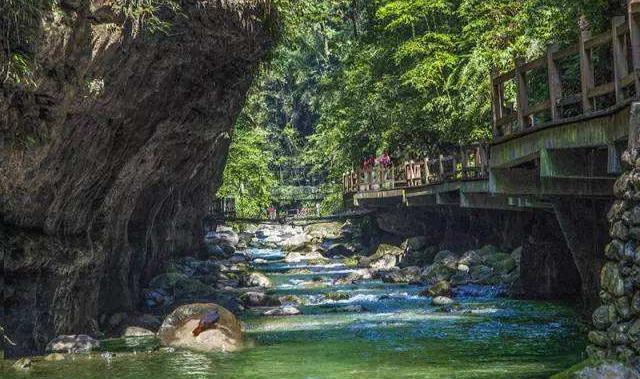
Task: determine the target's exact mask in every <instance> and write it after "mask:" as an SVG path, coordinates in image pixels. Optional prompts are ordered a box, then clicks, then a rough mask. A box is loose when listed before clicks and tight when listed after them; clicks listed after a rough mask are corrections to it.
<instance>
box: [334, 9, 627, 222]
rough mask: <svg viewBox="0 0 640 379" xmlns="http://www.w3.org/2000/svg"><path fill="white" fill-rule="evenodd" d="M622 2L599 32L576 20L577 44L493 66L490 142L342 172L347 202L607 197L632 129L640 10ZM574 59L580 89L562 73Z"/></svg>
mask: <svg viewBox="0 0 640 379" xmlns="http://www.w3.org/2000/svg"><path fill="white" fill-rule="evenodd" d="M630 3H631V4H630V6H629V14H628V16H627V17H616V18H614V19H613V20H612V22H611V25H612V27H611V29H610V30H609V31H607V32H604V33H600V34H596V35H592V33H591V32H590V30H589V25H588V24H587V22H586V20H585V19H580V20H576V24H577V26H578V27H579V28H580V38H579V41H578V42H577V43H576V44H574V45H571V46H568V47H565V48H562V49H561V48H558V47H557V46H551V47H549V49H548V50H547V53H546V54H545V55H544V56H542V57H540V58H538V59H535V60H533V61H529V62H522V61H517V62H515V64H514V68H513V69H512V70H510V71H508V72H497V71H493V72H492V73H491V88H492V111H493V112H492V113H493V139H492V140H491V141H487V142H484V143H479V144H477V145H475V146H470V147H463V148H460V149H459V151H456V152H455V153H453V154H451V153H449V154H442V155H439V156H438V157H435V158H433V157H431V158H419V157H416V159H414V160H410V161H407V162H402V164H400V165H395V166H392V167H388V168H383V167H375V168H370V169H359V170H355V171H352V172H349V173H346V174H345V175H344V177H343V187H344V194H345V200H346V201H347V203H348V204H349V205H351V204H353V205H354V206H356V207H357V206H361V207H369V208H376V207H391V206H393V207H396V206H459V207H465V208H490V209H507V210H523V209H527V208H549V207H550V206H551V205H550V199H556V200H557V199H561V198H563V197H583V198H612V197H613V194H612V192H613V183H614V181H615V179H616V178H617V176H618V175H619V174H620V172H621V155H622V152H623V151H624V149H625V148H626V146H627V145H628V144H630V143H636V140H637V135H638V130H640V105H639V104H638V103H636V102H635V101H637V100H640V96H639V95H640V81H639V75H638V73H639V72H640V23H639V12H640V8H639V7H638V5H637V4H638V3H637V2H630ZM572 64H573V65H579V66H580V78H579V82H580V83H579V88H577V87H576V86H575V84H574V83H571V78H569V77H568V68H569V67H570V66H571V65H572ZM596 72H597V73H598V75H597V76H596V75H595V73H596ZM541 83H542V85H543V86H544V87H545V88H543V89H542V90H541V89H540V88H537V89H536V90H535V91H534V90H533V89H532V85H533V84H535V85H537V86H538V87H540V84H541ZM508 88H515V93H516V96H515V102H513V101H509V99H508V98H507V96H506V93H507V92H508V91H507V89H508ZM541 93H542V94H543V95H540V94H541Z"/></svg>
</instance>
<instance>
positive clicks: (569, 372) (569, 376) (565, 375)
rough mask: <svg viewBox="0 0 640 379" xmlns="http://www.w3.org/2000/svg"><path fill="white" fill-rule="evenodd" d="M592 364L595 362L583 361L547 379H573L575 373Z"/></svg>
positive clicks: (590, 360)
mask: <svg viewBox="0 0 640 379" xmlns="http://www.w3.org/2000/svg"><path fill="white" fill-rule="evenodd" d="M593 364H595V362H594V361H593V360H592V359H590V358H589V359H585V360H584V361H582V362H579V363H576V364H575V365H573V366H571V367H569V368H568V369H566V370H564V371H562V372H559V373H557V374H555V375H553V376H551V378H549V379H573V378H574V377H575V374H576V373H578V372H579V371H581V370H582V369H584V368H585V367H588V366H591V365H593Z"/></svg>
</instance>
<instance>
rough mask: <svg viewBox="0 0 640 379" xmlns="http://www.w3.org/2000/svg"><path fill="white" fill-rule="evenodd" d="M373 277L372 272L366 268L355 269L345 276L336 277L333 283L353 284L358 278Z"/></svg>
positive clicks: (366, 278)
mask: <svg viewBox="0 0 640 379" xmlns="http://www.w3.org/2000/svg"><path fill="white" fill-rule="evenodd" d="M372 278H373V274H372V273H371V271H370V270H368V269H360V270H357V271H353V272H350V273H349V274H347V275H346V276H344V277H342V278H338V279H336V280H335V284H339V285H348V284H353V283H355V282H357V281H360V280H369V279H372Z"/></svg>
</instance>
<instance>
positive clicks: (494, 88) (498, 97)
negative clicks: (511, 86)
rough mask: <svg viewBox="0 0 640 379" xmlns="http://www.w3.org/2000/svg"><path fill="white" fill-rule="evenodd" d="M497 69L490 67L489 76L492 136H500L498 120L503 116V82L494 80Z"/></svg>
mask: <svg viewBox="0 0 640 379" xmlns="http://www.w3.org/2000/svg"><path fill="white" fill-rule="evenodd" d="M497 76H498V70H497V69H495V68H492V69H491V72H490V73H489V77H490V80H491V109H492V112H493V137H494V138H497V137H500V131H499V130H498V120H499V119H501V118H502V117H504V108H503V107H504V90H503V83H502V82H500V81H496V78H497Z"/></svg>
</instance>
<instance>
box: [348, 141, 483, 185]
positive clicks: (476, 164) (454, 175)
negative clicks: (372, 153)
mask: <svg viewBox="0 0 640 379" xmlns="http://www.w3.org/2000/svg"><path fill="white" fill-rule="evenodd" d="M488 151H489V150H488V144H485V143H483V144H473V145H471V146H469V147H461V148H460V151H459V152H458V153H457V154H453V155H447V156H444V155H440V156H439V157H438V158H424V159H416V160H408V161H405V162H402V165H396V164H392V165H390V166H388V167H383V166H380V165H378V166H375V167H367V168H360V169H357V170H352V171H350V172H348V173H346V174H344V175H343V187H344V189H343V190H344V193H356V192H368V191H382V190H391V189H399V188H413V187H420V186H427V185H433V184H439V183H444V182H447V181H456V180H476V179H483V178H486V177H487V175H488V172H489V159H488Z"/></svg>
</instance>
